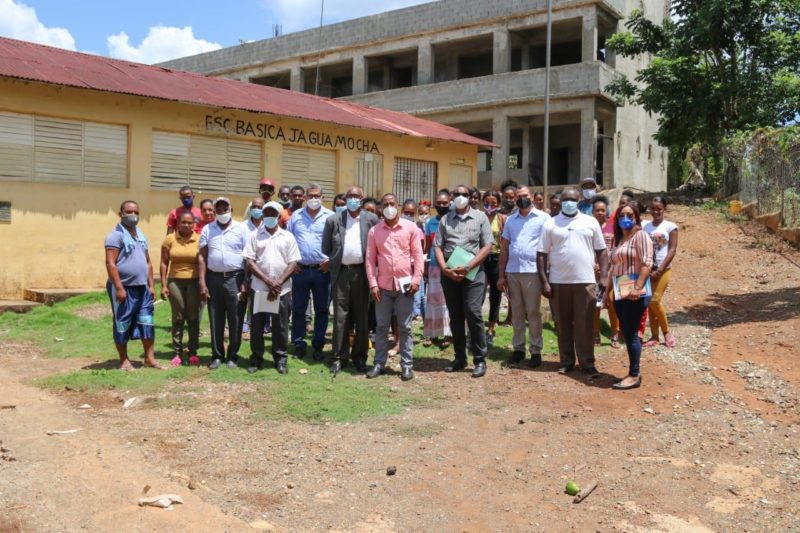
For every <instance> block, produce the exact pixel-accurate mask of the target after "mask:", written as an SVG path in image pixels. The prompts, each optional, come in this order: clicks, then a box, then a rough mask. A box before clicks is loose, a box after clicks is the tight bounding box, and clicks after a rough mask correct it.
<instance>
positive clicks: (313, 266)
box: [300, 263, 319, 270]
mask: <svg viewBox="0 0 800 533" xmlns="http://www.w3.org/2000/svg"><path fill="white" fill-rule="evenodd" d="M318 268H319V263H317V264H316V265H300V269H301V270H317V269H318Z"/></svg>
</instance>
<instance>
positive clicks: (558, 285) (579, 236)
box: [537, 187, 608, 377]
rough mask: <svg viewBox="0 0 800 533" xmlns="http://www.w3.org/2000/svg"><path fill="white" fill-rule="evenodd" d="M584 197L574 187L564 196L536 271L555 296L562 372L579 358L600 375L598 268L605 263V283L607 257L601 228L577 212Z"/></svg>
mask: <svg viewBox="0 0 800 533" xmlns="http://www.w3.org/2000/svg"><path fill="white" fill-rule="evenodd" d="M580 198H581V194H580V192H579V191H578V189H577V188H575V187H569V188H567V189H564V192H562V193H561V213H559V214H558V215H556V216H555V217H553V218H551V219H550V220H548V221H547V222H546V223H545V225H544V228H543V230H542V236H541V239H540V241H539V251H538V256H537V270H538V271H539V279H540V281H541V283H542V295H543V296H545V297H547V298H552V300H553V308H554V311H555V314H556V320H557V322H558V353H559V358H560V359H561V363H560V366H559V368H558V372H559V373H560V374H565V373H567V372H569V371H571V370H572V369H573V368H574V367H575V358H576V354H577V359H578V362H579V363H580V366H581V369H582V370H583V372H584V373H586V374H588V375H589V376H591V377H597V376H598V375H599V373H598V372H597V368H595V362H594V310H595V307H596V302H597V294H598V287H597V284H596V282H595V272H594V265H595V263H597V264H599V265H600V279H606V274H607V271H608V258H607V257H606V254H605V253H604V252H605V249H606V243H605V239H604V238H603V232H602V230H601V229H600V224H599V223H598V222H597V220H596V219H595V218H594V217H592V216H589V215H584V214H583V213H581V212H580V211H579V210H578V201H579V200H580ZM602 292H603V291H602V287H601V288H600V293H601V294H602Z"/></svg>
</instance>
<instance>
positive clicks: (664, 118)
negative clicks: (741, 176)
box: [606, 0, 800, 157]
mask: <svg viewBox="0 0 800 533" xmlns="http://www.w3.org/2000/svg"><path fill="white" fill-rule="evenodd" d="M670 15H671V16H670V17H668V18H666V19H665V20H664V22H663V23H662V24H661V25H657V24H655V23H653V22H652V21H650V20H648V19H646V18H645V17H644V16H643V14H642V12H641V11H638V10H635V11H633V12H632V13H631V15H630V17H629V18H628V20H627V21H626V23H625V26H626V28H627V30H628V31H626V32H620V33H617V34H615V35H614V36H612V37H611V38H610V39H609V41H608V43H607V46H608V47H609V48H610V49H611V50H614V51H615V52H616V53H617V54H619V55H620V56H622V57H637V56H640V55H642V54H649V55H650V56H651V61H650V62H649V64H648V65H647V66H646V67H645V68H643V69H642V70H640V71H638V72H637V74H636V78H635V80H633V81H631V80H629V79H627V78H625V77H622V76H620V77H618V78H616V79H615V80H614V81H613V82H612V83H611V84H609V85H608V86H607V87H606V89H607V90H608V91H609V92H611V93H612V94H613V95H615V96H617V97H618V98H620V100H621V101H623V102H630V103H634V104H638V105H641V106H642V107H643V108H644V109H645V110H647V111H649V112H652V113H657V114H658V115H659V118H658V122H659V130H658V133H657V134H656V140H657V141H659V143H661V144H663V145H666V146H668V147H670V149H671V150H673V151H676V155H677V154H680V155H681V157H682V154H683V153H684V152H685V150H686V149H687V148H688V147H689V146H691V145H693V144H695V143H704V144H706V145H707V146H708V147H709V148H710V151H711V153H712V154H713V155H714V156H718V153H719V146H720V143H721V141H722V139H724V138H725V137H726V136H728V135H729V134H731V133H733V132H735V131H739V130H746V129H752V128H757V127H765V126H779V125H782V124H786V123H788V122H791V121H797V118H798V112H800V0H673V2H672V5H671V8H670Z"/></svg>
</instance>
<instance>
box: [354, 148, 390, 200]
mask: <svg viewBox="0 0 800 533" xmlns="http://www.w3.org/2000/svg"><path fill="white" fill-rule="evenodd" d="M356 185H358V186H359V187H361V188H362V189H364V197H372V198H378V197H380V195H381V190H382V189H383V156H382V155H375V154H364V155H362V156H361V157H359V158H358V159H356Z"/></svg>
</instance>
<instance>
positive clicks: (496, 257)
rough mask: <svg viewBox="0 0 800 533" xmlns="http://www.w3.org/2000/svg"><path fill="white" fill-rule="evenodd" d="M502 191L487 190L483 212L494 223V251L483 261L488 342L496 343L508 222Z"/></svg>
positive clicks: (488, 343)
mask: <svg viewBox="0 0 800 533" xmlns="http://www.w3.org/2000/svg"><path fill="white" fill-rule="evenodd" d="M499 209H500V193H499V192H497V191H486V192H485V193H484V194H483V212H484V213H486V216H487V217H488V218H489V223H491V225H492V235H493V236H494V244H493V245H492V252H491V253H490V254H489V257H487V258H486V262H484V263H483V267H484V269H485V270H486V280H487V281H488V283H489V326H488V327H487V328H486V344H487V345H488V346H491V345H492V344H494V333H495V328H496V327H497V323H498V322H500V299H501V298H502V296H503V293H502V292H501V291H500V289H498V288H497V280H498V279H500V235H502V234H503V226H504V225H505V223H506V215H504V214H502V213H501V212H500V211H499Z"/></svg>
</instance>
